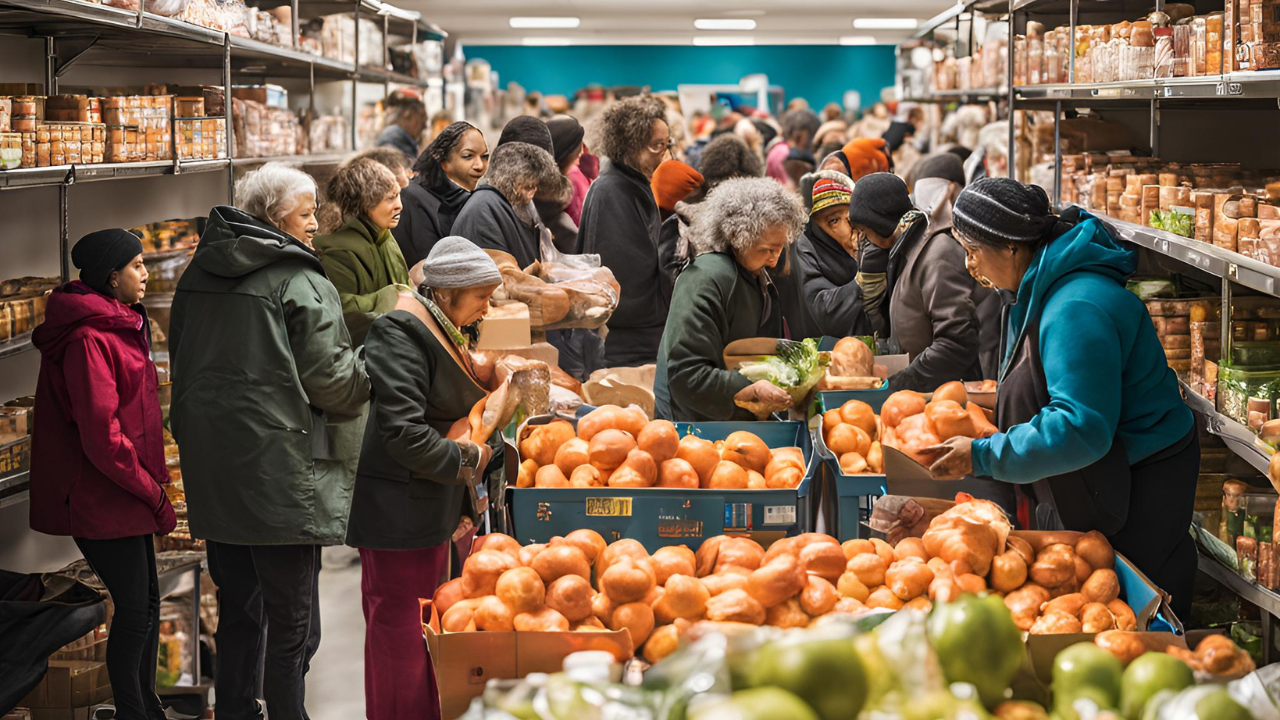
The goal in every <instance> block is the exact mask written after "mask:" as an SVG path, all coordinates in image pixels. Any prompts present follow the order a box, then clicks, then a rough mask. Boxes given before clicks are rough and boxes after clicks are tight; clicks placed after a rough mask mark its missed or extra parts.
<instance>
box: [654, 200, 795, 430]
mask: <svg viewBox="0 0 1280 720" xmlns="http://www.w3.org/2000/svg"><path fill="white" fill-rule="evenodd" d="M804 221H805V215H804V208H803V207H802V206H801V204H800V199H799V198H798V197H796V195H795V193H791V192H788V191H787V190H786V189H785V188H783V187H782V186H781V185H779V184H778V183H777V182H775V181H773V180H770V179H767V178H741V179H736V180H727V181H725V182H724V183H723V184H722V185H720V187H718V188H716V190H715V191H714V192H712V193H711V195H710V196H709V197H708V198H707V200H706V202H705V203H704V204H703V209H702V210H701V211H700V212H699V213H698V216H697V218H696V219H695V220H694V222H693V227H692V228H691V237H690V244H691V246H692V248H693V250H694V251H695V252H696V253H697V257H696V258H695V259H694V261H693V264H692V265H690V266H689V268H688V269H687V270H685V271H684V272H683V273H681V275H680V277H679V279H678V280H676V286H675V290H674V291H673V293H672V297H671V312H670V314H669V315H668V316H667V327H666V330H665V332H663V334H662V345H661V346H660V348H659V350H658V370H657V377H656V378H655V381H654V388H653V393H654V400H655V405H654V410H655V413H656V414H657V415H658V417H660V418H666V419H668V420H688V421H700V420H754V419H755V415H753V414H752V413H750V412H748V411H747V410H744V409H742V408H740V407H738V405H737V403H736V401H754V402H761V403H764V404H765V405H766V406H769V407H771V408H772V409H774V410H785V409H786V408H788V407H790V406H791V397H790V396H789V395H787V393H786V392H784V391H783V390H782V389H781V388H779V387H777V386H776V385H773V384H772V383H770V382H769V381H767V380H761V381H759V382H757V383H754V384H753V383H752V382H751V381H750V380H748V379H747V378H746V376H745V375H742V374H740V373H737V372H730V371H729V370H726V369H725V364H724V349H725V346H727V345H728V344H729V343H731V342H733V341H735V340H741V339H743V338H750V337H773V338H777V337H782V334H783V323H782V310H781V307H780V304H779V300H778V290H777V287H776V286H775V285H774V283H773V280H772V279H771V278H770V275H769V272H770V270H772V269H774V268H775V267H777V265H778V262H779V259H780V258H783V257H786V255H787V253H786V249H787V247H788V246H789V245H790V244H791V243H792V242H793V241H794V240H795V239H796V237H797V236H798V235H799V234H800V231H801V230H802V229H803V228H804Z"/></svg>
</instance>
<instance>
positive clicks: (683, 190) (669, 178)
mask: <svg viewBox="0 0 1280 720" xmlns="http://www.w3.org/2000/svg"><path fill="white" fill-rule="evenodd" d="M649 186H650V187H652V188H653V199H654V201H655V202H656V203H657V204H658V207H659V208H662V209H663V210H668V211H674V210H675V209H676V203H678V202H680V201H681V200H684V199H685V198H687V197H689V195H690V194H692V193H693V191H694V190H697V189H698V188H699V187H701V186H702V173H700V172H698V171H697V170H694V169H693V168H691V167H689V166H688V165H685V164H684V163H682V162H680V161H679V160H667V161H665V162H663V163H662V164H661V165H659V166H658V169H657V170H655V171H653V179H652V180H650V181H649Z"/></svg>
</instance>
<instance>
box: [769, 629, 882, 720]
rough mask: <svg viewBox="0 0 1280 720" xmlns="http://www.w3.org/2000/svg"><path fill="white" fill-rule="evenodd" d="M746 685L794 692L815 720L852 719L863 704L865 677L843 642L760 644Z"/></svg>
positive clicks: (798, 640) (801, 640)
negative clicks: (815, 715) (808, 707)
mask: <svg viewBox="0 0 1280 720" xmlns="http://www.w3.org/2000/svg"><path fill="white" fill-rule="evenodd" d="M750 684H751V685H752V686H754V687H765V686H773V687H779V688H782V689H784V690H788V691H790V692H793V693H795V694H796V695H798V696H799V697H801V698H804V700H805V702H807V703H809V705H810V706H811V707H812V708H813V709H814V711H815V712H817V714H818V717H819V718H821V720H845V719H847V718H850V717H855V716H857V714H858V713H859V712H860V711H861V710H862V706H863V705H864V704H865V703H866V702H867V693H868V681H867V672H866V669H865V668H864V667H863V665H862V659H861V657H860V656H859V655H858V651H857V649H856V648H854V645H853V638H849V637H842V638H825V639H808V638H804V637H797V638H783V639H780V640H775V641H773V642H769V643H766V644H765V645H764V646H763V647H761V648H760V649H759V650H758V651H757V652H756V657H755V661H754V663H753V666H752V673H751V679H750ZM777 717H782V716H777Z"/></svg>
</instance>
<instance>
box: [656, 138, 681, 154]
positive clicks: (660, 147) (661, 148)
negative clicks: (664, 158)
mask: <svg viewBox="0 0 1280 720" xmlns="http://www.w3.org/2000/svg"><path fill="white" fill-rule="evenodd" d="M675 146H676V141H675V140H673V139H671V138H667V139H666V140H665V141H662V142H656V143H652V144H650V145H649V152H651V153H654V154H655V155H656V154H660V153H664V152H668V151H670V150H671V148H673V147H675Z"/></svg>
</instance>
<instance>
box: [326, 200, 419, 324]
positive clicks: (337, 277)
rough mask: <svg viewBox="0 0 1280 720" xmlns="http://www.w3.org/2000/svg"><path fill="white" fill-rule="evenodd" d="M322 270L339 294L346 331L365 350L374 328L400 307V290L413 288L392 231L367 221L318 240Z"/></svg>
mask: <svg viewBox="0 0 1280 720" xmlns="http://www.w3.org/2000/svg"><path fill="white" fill-rule="evenodd" d="M315 242H316V250H317V251H318V252H319V253H320V264H321V265H323V266H324V271H325V274H326V275H328V276H329V281H330V282H332V283H333V286H334V287H335V288H337V290H338V298H339V299H341V300H342V313H343V317H344V318H345V319H346V322H347V331H348V332H350V333H351V339H352V340H353V341H354V342H355V344H356V345H357V346H360V345H363V344H364V336H365V335H366V334H367V333H368V332H369V323H371V322H373V319H374V318H375V317H377V316H379V315H381V314H383V313H385V312H389V311H390V310H391V308H393V307H395V305H396V298H397V296H398V295H399V289H398V288H397V287H396V286H397V285H402V286H408V285H409V266H408V265H406V264H405V260H404V254H403V253H401V252H400V245H399V244H398V243H397V242H396V241H395V238H394V237H392V235H391V231H390V230H383V229H381V228H379V227H378V226H376V225H374V224H373V223H372V222H371V221H370V220H369V219H368V218H366V217H365V216H363V215H358V216H356V217H350V218H347V220H346V222H345V223H343V224H342V227H340V228H338V229H337V230H335V231H334V232H332V233H329V234H328V235H321V236H319V237H317V238H316V241H315Z"/></svg>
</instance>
